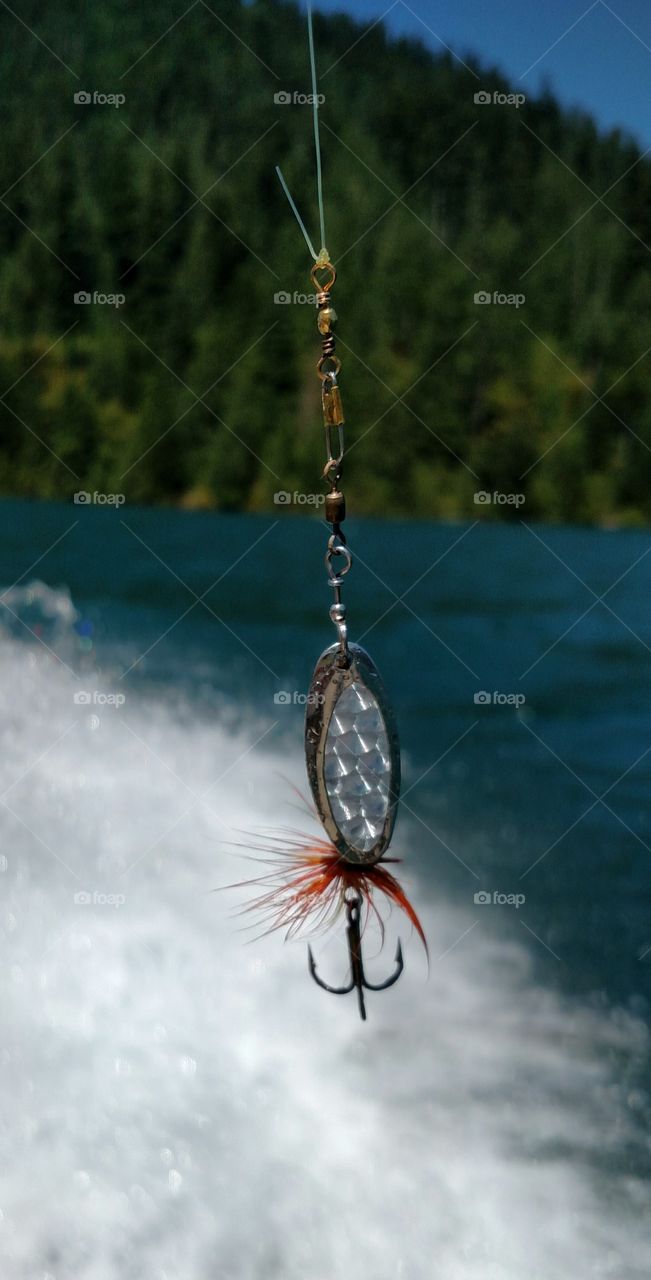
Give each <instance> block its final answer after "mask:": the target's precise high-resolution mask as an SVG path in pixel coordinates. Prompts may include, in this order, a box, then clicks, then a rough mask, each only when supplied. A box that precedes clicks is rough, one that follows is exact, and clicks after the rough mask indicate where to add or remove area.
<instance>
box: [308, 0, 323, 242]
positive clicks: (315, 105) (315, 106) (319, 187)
mask: <svg viewBox="0 0 651 1280" xmlns="http://www.w3.org/2000/svg"><path fill="white" fill-rule="evenodd" d="M307 34H308V39H309V44H310V70H311V72H312V119H313V122H314V150H315V153H316V191H317V199H318V202H319V227H320V229H321V253H322V254H324V253H325V252H326V248H325V214H324V211H323V176H322V173H321V139H320V137H319V101H318V94H317V91H316V58H315V56H314V32H313V30H312V5H311V4H310V3H309V0H308V6H307Z"/></svg>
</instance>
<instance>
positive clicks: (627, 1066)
mask: <svg viewBox="0 0 651 1280" xmlns="http://www.w3.org/2000/svg"><path fill="white" fill-rule="evenodd" d="M0 526H1V529H2V538H1V539H0V583H2V586H3V590H4V595H3V597H2V607H0V624H1V632H0V634H1V637H2V643H1V645H0V664H1V667H2V673H1V674H2V679H1V683H0V689H1V693H0V697H1V699H2V713H3V714H2V735H3V748H4V750H3V753H2V771H3V778H2V793H3V794H2V807H1V808H0V820H1V822H2V847H1V853H2V861H1V866H2V872H1V874H0V891H1V892H2V920H3V928H4V935H3V941H4V957H5V965H4V974H3V1007H4V1010H5V1013H4V1017H3V1043H2V1047H1V1049H0V1069H1V1070H2V1081H3V1087H2V1092H1V1094H0V1113H1V1115H2V1132H3V1140H4V1149H5V1151H6V1152H7V1156H6V1159H5V1161H4V1162H3V1164H4V1170H3V1172H2V1174H1V1175H0V1211H1V1212H2V1215H3V1216H2V1218H1V1219H0V1248H1V1250H2V1257H3V1262H2V1276H3V1277H7V1280H27V1278H28V1277H29V1278H30V1280H31V1278H32V1277H34V1280H45V1278H46V1277H47V1280H113V1277H120V1280H131V1278H132V1277H133V1280H204V1278H205V1280H209V1278H210V1280H212V1277H214V1276H222V1275H223V1276H227V1277H228V1280H263V1278H264V1280H275V1278H276V1277H278V1280H281V1278H282V1280H299V1278H300V1280H304V1277H306V1276H309V1277H310V1278H311V1280H333V1277H339V1276H341V1277H344V1276H348V1275H349V1274H351V1272H354V1273H355V1274H357V1275H358V1276H359V1277H360V1280H376V1278H377V1277H382V1280H385V1278H386V1280H388V1278H389V1277H400V1278H406V1280H431V1277H432V1275H440V1276H442V1277H443V1276H444V1277H445V1280H480V1278H481V1280H523V1277H525V1276H526V1277H527V1280H558V1278H559V1277H565V1276H577V1277H584V1276H585V1277H588V1276H590V1277H616V1278H617V1280H641V1278H642V1277H643V1276H645V1277H646V1275H647V1274H648V1256H649V1253H648V1231H649V1219H648V1190H649V1174H650V1172H651V1150H650V1135H651V1126H650V1125H649V1112H650V1108H649V1063H650V1061H651V1055H650V1053H649V1036H648V1010H649V1006H648V997H649V972H650V966H651V923H650V920H649V864H650V854H651V800H650V795H651V790H650V783H651V716H650V715H649V701H650V692H649V688H650V675H651V609H650V607H649V599H650V598H651V539H650V538H649V536H648V535H647V534H646V533H644V532H637V531H635V532H605V531H594V530H580V529H576V530H568V529H560V528H548V527H545V526H531V527H530V528H529V527H527V525H526V524H516V525H509V526H506V525H504V526H496V525H486V524H479V525H476V526H471V525H467V526H462V525H432V524H406V523H388V522H387V523H384V522H372V521H352V520H351V521H350V522H349V527H348V528H347V532H348V536H349V540H350V543H351V546H352V549H353V553H354V555H355V563H354V566H353V570H352V572H351V574H350V575H349V577H348V579H347V582H346V589H345V593H344V594H345V598H346V601H347V604H348V618H349V626H350V634H351V638H353V639H356V640H361V642H362V643H363V644H364V646H365V647H366V648H367V649H368V650H369V652H370V653H371V654H372V656H373V658H374V660H375V662H376V663H377V665H378V667H379V668H380V671H381V673H382V675H383V678H384V681H385V684H386V685H387V687H388V689H389V692H390V696H391V698H392V701H393V703H394V706H395V708H396V712H397V718H398V723H399V727H400V731H401V739H402V747H403V765H404V792H405V803H404V804H403V806H402V809H401V814H400V817H399V820H398V825H397V828H396V835H395V838H394V845H393V851H394V852H395V853H396V854H398V855H400V856H401V857H404V859H405V865H404V868H403V871H402V873H401V878H402V879H403V881H404V883H405V885H406V887H407V888H408V890H409V892H410V894H411V896H412V899H413V900H414V902H415V905H416V908H417V910H418V911H419V914H420V915H421V918H422V919H423V923H424V925H425V929H426V932H427V935H428V941H429V946H430V952H431V959H432V963H431V971H430V974H429V977H428V975H427V970H426V965H425V963H424V959H423V954H422V949H421V948H420V944H419V943H418V940H417V938H415V937H414V936H413V934H412V933H411V930H410V929H409V926H408V925H407V924H406V922H404V921H403V920H400V919H398V917H397V916H396V914H395V913H394V915H393V916H392V917H391V920H390V922H389V928H388V935H389V936H388V943H387V947H386V950H385V951H384V952H382V954H378V947H377V945H374V943H373V940H372V939H371V940H370V942H369V945H368V955H369V960H368V970H369V975H370V976H371V977H372V978H374V979H375V980H380V979H381V978H383V977H384V976H386V973H387V972H388V970H389V969H390V967H391V964H392V956H393V948H394V945H395V938H396V937H397V935H398V933H399V934H400V936H401V937H402V940H403V946H404V951H405V972H404V974H403V977H402V978H401V980H400V982H399V983H398V984H397V985H396V986H395V987H394V988H392V990H391V991H389V992H386V993H383V994H378V995H375V996H374V995H372V994H371V995H369V997H368V1013H369V1021H368V1023H367V1024H366V1025H365V1026H363V1025H362V1024H361V1023H360V1022H359V1020H358V1018H357V1013H356V1006H355V1000H354V998H353V997H348V998H347V999H343V998H341V999H335V998H334V997H332V996H328V995H326V994H325V993H324V992H322V991H319V990H318V989H317V988H316V987H315V986H314V985H313V984H312V983H311V982H310V980H309V977H308V974H307V964H306V956H305V944H304V943H291V944H287V945H284V944H283V942H282V939H281V938H280V937H279V936H274V937H270V938H265V939H262V940H261V941H259V942H255V943H251V942H250V941H248V936H249V935H248V934H246V933H242V932H240V927H241V923H242V922H241V920H239V919H237V918H234V917H233V914H232V909H233V908H234V907H237V906H238V905H239V903H240V902H241V900H242V898H241V896H238V895H237V894H233V893H230V894H228V893H217V894H213V893H211V892H210V890H211V889H213V888H215V887H216V886H219V885H224V884H226V883H228V882H230V881H233V880H238V879H241V878H242V877H243V876H246V875H248V874H249V873H251V874H253V873H254V868H253V867H252V866H251V864H249V863H246V862H244V861H242V855H243V853H244V850H242V851H239V850H238V848H237V844H238V842H240V843H244V844H245V843H246V838H247V837H246V834H243V833H246V832H254V833H255V832H259V831H260V830H262V829H263V828H278V827H280V826H287V825H294V824H296V825H299V826H300V825H303V826H305V825H306V823H307V826H308V827H309V820H307V819H299V818H298V815H297V814H296V810H295V808H294V807H293V804H294V795H293V792H292V784H294V785H296V786H298V787H299V788H301V789H302V790H303V791H304V792H305V790H306V783H305V777H304V764H303V758H302V716H303V709H302V707H301V705H300V698H301V696H302V694H303V692H304V691H305V690H306V689H307V686H308V684H309V680H310V676H311V673H312V669H313V666H314V664H315V662H316V659H317V657H318V655H319V653H320V652H321V650H322V649H323V648H324V647H325V646H326V645H327V644H330V643H331V642H332V641H333V640H334V638H335V634H334V629H333V627H332V624H331V623H330V621H329V619H328V606H329V604H330V593H329V589H328V586H327V583H326V577H325V569H324V565H323V551H324V546H325V539H326V530H325V528H324V526H323V525H322V524H321V523H320V522H319V521H318V519H312V520H310V519H307V518H293V517H292V516H291V515H289V514H288V513H287V512H286V511H285V510H283V509H279V511H278V513H277V516H273V515H270V516H259V517H258V516H237V517H236V516H220V515H214V514H190V513H180V512H175V511H160V510H158V511H146V510H130V509H128V508H122V509H121V510H118V511H115V510H110V511H109V510H104V509H98V508H94V507H75V506H64V505H58V504H36V503H34V504H30V503H24V502H12V501H5V502H3V503H1V504H0ZM401 597H403V598H402V599H401ZM281 691H284V692H286V693H288V694H289V697H290V700H289V702H282V703H279V702H278V701H277V700H275V695H277V694H278V693H279V692H281ZM80 692H83V693H85V694H88V695H89V696H90V699H91V700H90V701H89V702H88V701H86V702H82V703H80V702H79V701H77V702H75V693H77V694H79V693H80ZM486 694H488V695H490V699H486V697H485V696H484V695H486ZM495 694H497V695H498V697H497V698H495V696H494V695H495ZM476 695H481V696H480V698H479V701H477V700H476ZM116 703H117V704H119V705H116ZM314 830H316V828H314ZM80 895H81V898H80ZM476 895H479V897H478V899H477V900H476ZM88 899H90V900H88ZM486 899H489V900H488V901H487V900H486ZM516 903H517V905H516ZM315 952H316V955H317V960H318V963H319V969H320V972H321V973H322V974H323V975H324V976H325V977H327V978H328V979H329V980H330V981H332V982H336V981H340V980H342V979H343V977H344V974H345V941H344V937H343V929H340V930H338V931H337V932H336V933H335V934H334V935H333V936H332V937H331V938H328V939H320V940H319V941H318V942H317V943H316V944H315ZM645 1219H646V1220H645Z"/></svg>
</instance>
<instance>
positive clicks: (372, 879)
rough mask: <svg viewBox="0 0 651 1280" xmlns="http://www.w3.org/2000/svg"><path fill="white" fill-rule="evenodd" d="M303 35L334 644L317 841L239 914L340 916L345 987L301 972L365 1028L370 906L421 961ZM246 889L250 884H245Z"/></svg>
mask: <svg viewBox="0 0 651 1280" xmlns="http://www.w3.org/2000/svg"><path fill="white" fill-rule="evenodd" d="M308 34H309V46H310V62H311V70H312V88H313V94H312V104H313V112H314V117H313V118H314V136H315V148H316V165H317V188H318V202H319V214H320V230H321V244H322V248H321V250H320V252H319V253H318V254H317V253H316V252H315V250H314V247H313V245H312V242H311V240H310V238H309V235H308V233H307V231H306V229H305V226H304V224H303V221H302V219H301V217H300V214H299V212H298V209H297V208H296V205H295V203H294V201H293V199H292V197H291V194H290V192H289V189H288V187H287V184H286V182H285V179H284V178H283V175H282V173H281V171H280V169H277V173H278V176H279V178H280V181H281V183H282V186H283V189H284V191H285V194H286V196H287V198H288V200H289V202H290V205H291V207H292V210H293V212H294V214H295V216H296V219H297V221H298V223H299V226H300V228H301V230H302V232H303V235H304V238H305V241H306V243H307V246H308V249H309V251H310V254H311V257H312V260H313V263H314V265H313V267H312V271H311V279H312V284H313V286H314V289H315V291H316V307H317V328H318V331H319V335H320V337H321V355H320V357H319V360H318V364H317V374H318V377H319V379H320V381H321V402H322V408H323V421H324V426H325V435H326V459H327V460H326V464H325V467H324V470H323V479H324V480H325V482H326V484H327V486H328V492H327V494H326V498H325V520H326V523H327V524H329V525H330V530H331V531H330V534H329V537H328V544H327V550H326V554H325V562H326V568H327V573H328V578H329V583H330V587H331V588H332V591H333V596H334V599H333V603H332V605H331V607H330V618H331V620H332V622H333V623H334V625H335V627H336V629H337V640H336V642H335V643H334V644H332V645H330V646H329V647H328V648H327V649H325V650H324V652H323V653H322V654H321V656H320V658H319V660H318V662H317V664H316V667H315V670H314V675H313V677H312V682H311V684H310V688H309V692H308V695H307V701H306V718H305V758H306V765H307V776H308V780H309V784H310V789H311V792H312V798H313V802H314V807H315V810H316V814H317V816H318V818H319V819H320V821H321V823H322V825H323V827H324V830H325V833H326V836H327V839H326V840H323V839H317V840H314V839H310V838H309V837H303V836H301V835H300V834H297V833H292V832H289V833H287V839H286V840H283V838H282V837H281V836H277V837H272V838H271V844H267V845H264V846H262V848H264V849H265V850H266V852H267V853H269V854H270V855H271V856H270V859H269V861H270V862H271V865H272V870H271V871H269V872H268V873H267V874H266V875H263V876H260V877H258V878H257V880H256V881H254V883H255V884H257V885H259V886H263V888H264V892H263V893H261V894H260V895H259V896H258V897H257V899H256V900H255V901H254V902H253V903H251V904H249V907H248V908H247V909H251V908H253V909H257V910H258V911H260V912H261V913H262V915H263V917H264V918H265V920H266V922H267V923H268V927H269V930H273V929H281V928H284V929H286V933H287V936H295V935H296V933H297V932H298V931H299V930H301V929H302V928H303V926H310V925H311V926H313V927H317V928H319V927H321V928H323V927H328V926H330V925H331V924H332V923H334V921H335V920H336V918H337V917H338V916H339V915H340V914H341V913H342V912H343V911H344V910H345V914H346V936H347V942H348V955H349V965H350V976H349V981H348V982H347V983H346V984H345V985H344V986H341V987H334V986H331V985H330V984H329V983H327V982H325V981H324V980H323V978H321V977H320V975H319V974H318V972H317V966H316V963H315V960H314V956H313V953H312V949H311V948H310V947H308V963H309V971H310V974H311V975H312V977H313V979H314V981H315V982H316V983H318V985H319V986H320V987H323V989H324V990H325V991H329V992H332V993H333V994H335V995H344V994H346V993H347V992H350V991H353V990H355V991H356V992H357V998H358V1005H359V1012H360V1016H361V1017H362V1019H365V1018H366V1007H365V1000H364V991H365V990H369V991H381V990H384V989H386V988H387V987H391V986H393V984H394V983H395V982H397V980H398V978H399V977H400V974H401V973H402V969H403V964H404V962H403V956H402V947H401V944H400V942H398V946H397V950H396V956H395V969H394V972H393V973H392V974H391V975H390V976H389V977H388V978H387V979H386V980H385V981H384V982H379V983H372V982H369V980H368V979H367V977H366V973H365V970H364V964H363V959H362V933H363V929H364V925H365V924H366V922H367V921H368V919H369V917H370V916H373V917H374V918H375V919H376V921H377V922H378V923H379V926H380V932H381V936H382V937H383V934H384V928H383V922H382V917H381V914H380V912H379V910H378V906H377V903H376V897H377V895H380V897H384V898H385V899H387V900H388V901H389V902H390V903H393V904H396V905H397V906H399V907H400V908H401V909H402V910H403V911H404V912H405V914H406V915H407V917H408V918H409V920H410V921H411V923H412V924H413V926H414V927H415V929H416V931H417V932H418V934H419V936H420V938H421V940H422V942H423V945H424V947H425V951H426V952H427V942H426V940H425V935H424V932H423V929H422V926H421V923H420V921H419V919H418V916H417V915H416V912H415V911H414V908H413V907H412V906H411V903H410V902H409V901H408V899H407V897H406V895H405V893H404V891H403V890H402V888H401V887H400V884H399V883H398V881H397V879H396V878H395V876H394V875H393V874H392V873H391V872H390V871H389V870H388V869H387V864H389V863H394V862H397V861H398V859H395V858H388V857H387V856H386V854H387V850H388V847H389V843H390V841H391V837H392V834H393V828H394V825H395V820H396V812H397V807H398V799H399V794H400V747H399V742H398V732H397V728H396V723H395V718H394V715H393V711H392V708H391V705H390V703H389V700H388V697H387V694H386V691H385V688H384V685H383V683H382V681H381V679H380V676H379V674H378V671H377V668H376V667H375V664H374V663H373V661H372V659H371V658H370V657H369V655H368V653H366V651H365V650H364V649H363V648H362V647H361V646H360V645H358V644H353V643H352V642H351V641H350V640H349V639H348V628H347V623H346V606H345V604H344V603H343V601H342V598H341V593H342V587H343V585H344V579H345V578H346V576H347V574H348V573H349V571H350V569H351V567H352V563H353V559H352V555H351V552H350V549H349V546H348V543H347V540H346V536H345V534H344V531H343V528H342V525H343V522H344V520H345V517H346V502H345V498H344V494H343V491H342V489H341V478H342V470H343V458H344V413H343V405H342V399H341V392H340V389H339V374H340V371H341V361H340V359H339V357H338V355H337V354H336V345H337V344H336V339H335V335H334V326H335V323H336V320H337V315H336V312H335V310H334V307H333V306H332V297H331V294H332V289H333V286H334V284H335V281H336V279H337V273H336V270H335V267H334V266H333V264H332V262H331V260H330V255H329V253H328V251H327V249H326V248H325V227H324V214H323V192H322V178H321V153H320V146H319V125H318V95H317V91H316V67H315V58H314V39H313V33H312V16H311V12H310V9H309V7H308ZM249 883H251V882H249Z"/></svg>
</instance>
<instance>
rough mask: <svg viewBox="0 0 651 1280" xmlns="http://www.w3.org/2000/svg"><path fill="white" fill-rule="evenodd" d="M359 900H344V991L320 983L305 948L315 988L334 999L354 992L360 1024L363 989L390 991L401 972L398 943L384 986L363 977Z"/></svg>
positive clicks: (362, 1015) (311, 956)
mask: <svg viewBox="0 0 651 1280" xmlns="http://www.w3.org/2000/svg"><path fill="white" fill-rule="evenodd" d="M361 905H362V898H361V896H360V894H358V893H356V894H355V896H354V898H347V899H346V940H347V942H348V955H349V958H350V982H349V983H348V985H347V986H345V987H331V986H330V985H329V983H327V982H324V981H323V979H322V978H320V977H319V975H318V974H317V971H316V963H315V960H314V956H313V955H312V948H311V947H310V946H309V945H308V948H307V962H308V968H309V970H310V974H311V976H312V977H313V978H314V981H315V982H316V984H317V986H319V987H323V990H324V991H330V992H331V993H332V995H335V996H345V995H347V994H348V992H349V991H355V990H356V991H357V1000H358V1003H359V1016H360V1018H361V1019H362V1021H363V1022H366V1008H365V1006H364V988H365V987H366V990H367V991H385V990H386V988H387V987H392V986H393V984H394V982H397V981H398V978H399V977H400V974H401V973H402V970H403V968H404V961H403V958H402V947H401V945H400V939H398V946H397V947H396V971H395V973H393V974H392V975H391V977H390V978H387V980H386V982H377V983H376V982H368V981H367V979H366V974H365V973H364V965H363V962H362V937H361V931H360V907H361Z"/></svg>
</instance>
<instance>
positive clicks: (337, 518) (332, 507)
mask: <svg viewBox="0 0 651 1280" xmlns="http://www.w3.org/2000/svg"><path fill="white" fill-rule="evenodd" d="M325 518H326V520H327V522H328V524H342V523H343V521H344V520H345V519H346V499H345V497H344V495H343V493H341V492H340V491H339V490H338V489H335V491H334V493H327V494H326V500H325Z"/></svg>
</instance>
